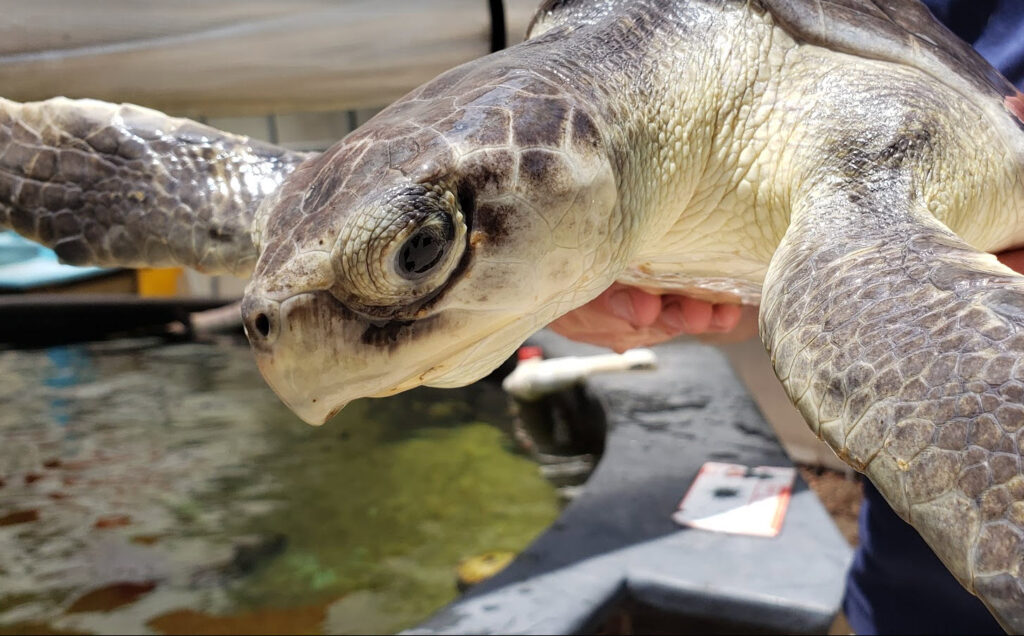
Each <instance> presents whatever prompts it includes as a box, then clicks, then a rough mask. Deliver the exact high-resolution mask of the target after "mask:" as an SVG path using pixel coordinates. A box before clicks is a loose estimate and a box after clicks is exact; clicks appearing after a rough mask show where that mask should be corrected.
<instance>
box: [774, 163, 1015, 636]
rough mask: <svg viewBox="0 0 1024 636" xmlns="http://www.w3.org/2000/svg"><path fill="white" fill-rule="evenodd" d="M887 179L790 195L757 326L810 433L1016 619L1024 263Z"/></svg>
mask: <svg viewBox="0 0 1024 636" xmlns="http://www.w3.org/2000/svg"><path fill="white" fill-rule="evenodd" d="M892 181H893V182H885V180H884V179H879V180H877V181H872V182H869V183H859V184H856V185H854V184H849V183H844V184H840V185H836V184H829V185H827V186H826V187H823V188H820V189H819V190H818V191H816V192H815V193H814V194H813V195H810V196H808V197H805V198H804V199H803V201H804V202H805V204H803V205H797V206H795V209H794V210H793V217H792V220H791V225H790V227H789V229H788V231H787V233H786V235H785V238H784V239H783V241H782V243H781V245H780V246H779V248H778V251H777V252H776V253H775V255H774V257H773V259H772V262H771V266H770V268H769V271H768V275H767V279H766V281H765V288H764V296H763V303H762V306H761V313H760V322H761V334H762V338H763V340H764V343H765V346H766V347H767V349H768V351H769V353H770V355H771V358H772V363H773V365H774V367H775V371H776V374H777V375H778V376H779V378H780V380H781V381H782V382H783V384H784V386H785V389H786V392H787V393H788V394H789V397H790V399H792V400H793V402H794V403H795V404H796V405H797V407H798V408H799V409H800V411H801V413H802V414H803V416H804V418H805V419H806V420H807V422H808V423H809V424H810V426H811V427H812V428H813V429H814V431H815V432H816V433H817V434H818V436H819V437H821V438H822V439H823V440H824V441H825V442H827V443H828V445H829V446H830V447H831V448H832V449H833V450H834V451H835V452H836V453H837V454H838V455H839V457H840V458H842V459H843V460H844V461H846V462H847V463H849V464H850V465H851V466H853V467H854V468H856V469H857V470H860V471H862V472H864V473H865V474H866V475H867V476H868V477H869V478H870V479H871V481H872V482H873V483H874V484H875V485H876V486H877V487H878V489H879V491H881V492H882V494H883V495H884V496H885V498H886V499H887V500H888V501H889V503H890V504H891V505H892V507H893V509H894V510H896V512H897V513H898V514H899V515H900V516H901V517H903V518H904V519H905V520H906V521H908V522H909V523H910V524H911V525H913V526H914V527H915V528H916V529H917V530H918V532H919V533H920V534H921V535H922V536H923V537H924V539H925V540H926V541H927V542H928V544H929V545H930V546H931V547H932V549H933V550H934V551H935V552H936V554H937V555H938V556H939V557H940V558H941V559H942V561H943V562H944V563H945V564H946V566H947V567H948V568H949V569H950V570H951V571H952V572H953V574H954V575H955V576H956V577H957V578H958V579H959V580H960V582H961V583H962V584H963V585H964V586H965V587H966V588H967V589H968V590H970V591H972V592H973V593H975V594H977V595H978V596H979V597H980V598H981V599H982V600H983V601H984V602H985V604H986V605H987V606H988V607H989V609H990V610H991V611H992V612H993V614H994V615H995V617H996V618H997V619H998V620H999V621H1000V623H1001V624H1002V625H1003V626H1004V627H1005V628H1006V629H1008V630H1010V631H1012V632H1016V633H1020V632H1024V475H1022V472H1021V468H1022V466H1021V457H1020V448H1021V447H1022V446H1024V276H1020V275H1017V274H1016V273H1014V272H1013V271H1011V270H1010V269H1008V268H1006V267H1004V266H1003V265H1002V264H1000V263H999V262H998V261H997V260H996V259H995V257H993V256H991V255H989V254H985V253H983V252H979V251H977V250H974V249H973V248H971V247H970V246H968V245H967V244H966V243H965V242H964V241H963V240H961V239H960V238H959V237H958V236H956V235H955V234H953V233H952V232H950V231H949V230H948V229H946V227H945V226H943V225H942V224H940V223H939V222H938V221H936V220H935V219H934V218H933V217H931V215H929V214H928V213H927V212H925V211H924V210H923V206H922V205H920V203H919V202H915V201H914V199H913V197H911V196H909V195H905V194H904V193H905V192H907V191H909V190H910V188H909V187H908V186H907V184H906V183H905V181H906V179H905V176H901V175H895V176H892Z"/></svg>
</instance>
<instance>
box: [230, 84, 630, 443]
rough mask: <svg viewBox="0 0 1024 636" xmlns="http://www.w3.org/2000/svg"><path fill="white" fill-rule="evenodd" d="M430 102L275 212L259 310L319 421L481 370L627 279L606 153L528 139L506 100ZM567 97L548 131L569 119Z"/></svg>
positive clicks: (257, 324) (246, 311)
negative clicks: (617, 258) (613, 267)
mask: <svg viewBox="0 0 1024 636" xmlns="http://www.w3.org/2000/svg"><path fill="white" fill-rule="evenodd" d="M414 101H415V100H414ZM545 101H546V102H552V101H553V100H550V99H547V100H545ZM419 104H420V108H411V109H410V108H409V107H408V104H406V106H405V107H403V106H402V103H399V104H398V105H397V106H396V107H392V109H389V110H386V111H384V112H382V113H381V114H380V115H378V116H377V118H375V119H374V120H371V121H370V122H368V123H367V124H366V125H364V126H363V127H362V128H361V129H360V130H359V131H357V132H356V133H354V134H352V135H350V136H349V137H347V138H346V139H344V140H343V141H342V142H340V143H339V144H338V145H336V146H335V147H333V148H331V149H330V150H328V151H326V152H325V153H323V154H322V155H320V156H318V157H315V158H313V159H311V160H310V161H308V162H307V163H305V164H303V165H302V166H300V167H299V168H298V169H297V170H296V171H295V172H294V173H293V174H292V175H291V176H290V177H289V179H288V181H286V183H285V184H284V185H283V186H282V188H281V189H280V190H279V191H278V192H277V193H276V194H275V196H274V198H273V199H272V200H268V201H265V202H264V204H263V207H262V208H261V210H260V212H259V215H258V217H259V218H258V220H257V229H256V232H255V238H256V243H257V244H258V246H259V247H260V249H261V256H260V258H259V261H258V263H257V266H256V270H255V273H254V275H253V278H252V280H251V282H250V284H249V286H248V288H247V290H246V295H245V299H244V302H243V310H242V311H243V318H244V321H245V325H246V331H247V334H248V336H249V340H250V342H251V343H252V347H253V350H254V352H255V354H256V358H257V362H258V364H259V366H260V370H261V371H262V373H263V375H264V377H265V378H266V379H267V381H268V383H269V384H270V385H271V386H272V387H273V389H274V390H275V391H276V392H277V394H278V395H279V396H280V397H281V398H282V399H283V400H284V402H285V403H286V404H287V405H288V406H289V407H291V409H292V410H293V411H295V412H296V413H297V414H298V415H299V416H300V417H302V418H303V419H304V420H306V421H307V422H310V423H314V424H320V423H322V422H324V421H326V420H327V419H328V418H329V417H330V416H331V415H333V414H334V413H335V412H337V411H338V410H339V409H340V408H341V407H343V406H344V405H345V404H346V403H347V402H349V401H351V400H353V399H355V398H359V397H365V396H373V397H379V396H386V395H391V394H393V393H397V392H399V391H403V390H405V389H409V388H412V387H415V386H419V385H422V384H425V385H430V386H442V387H449V386H461V385H464V384H467V383H469V382H472V381H474V380H477V379H479V378H481V377H483V376H484V375H486V374H487V373H489V372H490V371H492V370H493V369H494V368H495V367H497V366H498V365H499V364H500V363H501V362H502V361H503V360H505V359H506V358H507V357H508V356H509V355H511V354H512V353H513V352H514V350H515V348H516V347H517V346H518V345H519V344H520V343H521V342H522V341H523V340H524V339H525V338H526V337H527V336H529V335H530V334H531V333H533V332H534V331H536V330H537V329H539V328H541V327H543V326H544V325H545V324H547V323H548V322H550V321H551V320H553V319H554V318H556V317H557V316H559V315H560V314H562V313H564V312H565V311H568V310H569V309H571V308H572V307H574V306H577V305H579V304H582V303H583V302H586V301H587V300H589V298H591V297H593V296H594V295H596V294H597V293H599V292H600V291H601V290H602V289H603V288H605V287H607V285H608V284H610V283H611V279H610V278H609V277H608V275H606V274H605V273H606V272H608V271H610V267H609V264H610V263H611V262H612V260H613V259H612V257H611V255H610V253H609V252H608V245H609V244H612V243H614V241H610V240H609V238H610V237H609V233H610V232H612V231H614V230H615V224H613V223H611V222H610V221H609V218H610V215H609V214H608V211H609V209H610V206H612V205H614V202H615V185H614V179H613V178H612V175H611V169H610V166H609V162H608V160H607V158H606V156H603V155H601V153H599V152H596V151H595V150H594V149H593V148H589V149H583V150H585V151H583V150H581V151H574V150H573V149H572V139H571V135H569V137H568V138H567V139H565V138H564V137H565V135H563V134H562V133H559V134H558V135H557V137H556V138H553V139H552V140H551V143H549V144H547V145H545V144H543V143H537V144H533V145H532V146H531V147H529V148H519V147H517V144H516V143H515V138H514V134H515V133H514V131H515V127H514V126H513V125H511V122H510V121H509V111H508V110H507V109H506V108H487V107H483V106H481V107H478V108H462V109H455V110H452V108H451V107H450V101H449V102H446V104H448V107H447V111H445V110H444V109H439V108H438V107H437V105H436V102H432V101H420V102H419ZM549 105H550V104H549ZM559 106H560V107H559V108H555V109H553V110H552V111H550V112H549V113H547V114H550V115H551V116H552V117H555V118H556V121H555V123H554V124H552V123H550V122H546V121H545V120H544V119H543V116H544V115H545V113H544V112H543V111H541V112H539V113H537V112H534V113H532V115H539V116H540V117H541V119H540V120H539V121H540V122H541V123H539V124H537V125H545V126H548V127H551V126H556V125H557V126H559V127H563V128H564V127H566V126H567V121H566V118H567V116H571V112H570V111H569V110H568V109H566V108H565V107H564V105H559ZM513 115H514V113H513Z"/></svg>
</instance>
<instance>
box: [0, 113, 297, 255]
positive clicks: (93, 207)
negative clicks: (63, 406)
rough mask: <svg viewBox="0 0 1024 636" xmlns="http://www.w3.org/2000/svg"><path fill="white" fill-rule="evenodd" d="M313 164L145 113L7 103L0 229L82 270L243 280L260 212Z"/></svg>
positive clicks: (0, 142)
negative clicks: (194, 273) (158, 271)
mask: <svg viewBox="0 0 1024 636" xmlns="http://www.w3.org/2000/svg"><path fill="white" fill-rule="evenodd" d="M306 156H307V155H305V154H303V153H297V152H291V151H288V150H285V149H283V148H278V147H275V146H271V145H268V144H265V143H262V142H258V141H254V140H252V139H249V138H247V137H241V136H237V135H231V134H228V133H224V132H221V131H218V130H215V129H213V128H210V127H208V126H203V125H201V124H198V123H196V122H193V121H189V120H187V119H176V118H172V117H168V116H167V115H164V114H162V113H159V112H157V111H153V110H149V109H146V108H141V107H138V106H131V105H116V104H108V103H104V102H98V101H93V100H69V99H64V98H57V99H51V100H47V101H45V102H37V103H28V104H19V103H15V102H11V101H8V100H3V99H0V228H4V227H10V228H12V229H14V230H15V231H17V232H18V233H20V234H23V235H24V236H26V237H28V238H30V239H33V240H36V241H39V242H40V243H43V244H45V245H48V246H50V247H53V248H54V250H55V251H56V252H57V254H58V256H60V258H61V259H62V260H63V261H65V262H67V263H71V264H76V265H78V264H96V265H112V266H113V265H119V266H126V267H138V266H168V265H183V266H186V267H193V268H196V269H199V270H202V271H207V272H230V273H235V274H242V275H244V274H247V273H249V272H250V271H251V269H252V267H253V264H254V263H255V261H256V257H257V253H256V249H255V247H254V246H253V239H252V224H253V217H254V214H255V210H256V208H257V207H258V205H259V203H260V201H261V200H263V198H264V197H266V196H267V195H268V194H270V193H272V192H274V191H275V190H276V189H277V187H278V185H279V184H280V183H281V181H282V180H283V179H284V178H285V177H286V176H287V175H288V174H289V173H291V171H292V170H294V168H295V167H296V166H297V165H298V164H299V163H300V162H301V161H302V160H303V159H304V158H305V157H306Z"/></svg>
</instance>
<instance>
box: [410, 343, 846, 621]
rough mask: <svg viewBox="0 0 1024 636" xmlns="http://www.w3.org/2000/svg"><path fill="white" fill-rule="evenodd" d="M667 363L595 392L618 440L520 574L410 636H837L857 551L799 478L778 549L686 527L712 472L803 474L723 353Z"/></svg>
mask: <svg viewBox="0 0 1024 636" xmlns="http://www.w3.org/2000/svg"><path fill="white" fill-rule="evenodd" d="M531 344H538V345H540V346H542V347H543V348H544V350H545V353H546V355H547V356H548V357H555V356H563V355H587V354H590V353H601V352H604V350H601V349H598V348H596V347H589V346H586V345H580V344H577V343H572V342H570V341H568V340H565V339H563V338H560V337H559V336H556V335H554V334H551V333H548V332H542V333H540V334H537V335H536V336H535V337H534V338H532V339H531ZM656 351H657V353H658V357H659V364H658V368H657V369H656V370H653V371H631V372H626V373H614V374H605V375H599V376H595V377H593V378H592V379H590V380H589V381H588V382H587V384H586V390H587V392H588V394H589V395H591V396H593V397H594V398H595V399H597V400H598V401H599V402H600V404H601V405H602V406H603V408H604V410H605V414H606V417H607V423H608V427H609V434H608V439H607V442H606V448H605V453H604V456H603V458H602V459H601V462H600V464H599V465H598V467H597V469H596V470H595V471H594V473H593V475H591V477H590V479H589V480H588V481H587V484H586V487H585V489H584V491H583V493H582V494H581V495H580V496H579V497H577V498H576V499H575V500H573V502H572V503H571V504H570V505H569V506H568V507H567V508H566V510H565V511H564V512H563V513H562V515H561V517H560V518H559V519H558V520H557V521H556V522H555V523H554V524H553V525H552V526H551V527H550V528H549V529H548V530H547V531H545V532H544V534H542V535H541V536H540V537H539V538H538V539H537V540H536V541H535V542H534V543H533V544H532V545H531V546H530V547H529V548H527V549H526V550H525V551H523V552H522V553H521V554H520V555H519V556H518V558H517V559H516V560H515V561H514V562H513V563H512V564H511V565H510V566H509V567H508V568H506V569H505V570H504V571H502V572H501V573H500V574H498V575H497V576H495V577H494V578H492V579H490V580H488V581H486V582H484V583H482V584H480V585H478V586H476V587H474V588H473V589H471V590H470V591H469V593H467V594H466V595H464V596H463V597H461V598H460V599H459V600H457V601H455V602H453V603H452V604H450V605H448V606H447V607H445V608H443V609H442V610H440V611H439V612H437V613H436V614H435V615H434V616H433V617H431V618H430V619H428V620H427V621H426V622H424V623H423V624H421V625H420V626H418V627H416V628H414V629H411V630H409V631H407V632H405V633H410V634H473V633H477V634H482V633H506V634H573V633H580V632H586V631H588V630H594V629H595V628H598V627H600V625H601V624H602V623H603V622H604V621H606V620H607V618H608V616H609V615H611V614H612V613H613V612H614V611H615V610H616V608H617V607H623V606H625V605H626V604H633V605H639V606H644V607H648V608H654V609H655V610H656V611H660V612H663V613H664V614H665V615H670V616H673V617H676V619H678V620H679V621H686V620H689V621H693V622H694V623H695V624H697V625H700V626H702V627H703V628H705V629H707V628H709V627H711V628H718V629H721V630H724V631H733V630H743V631H757V632H765V631H767V632H779V633H825V632H827V631H828V629H829V626H830V625H831V623H832V621H833V619H834V617H835V615H836V613H837V612H838V610H839V604H840V600H841V598H842V592H843V584H844V575H845V572H846V569H847V566H848V565H849V562H850V559H851V557H852V551H851V549H850V547H849V545H848V544H847V543H846V541H845V540H844V539H843V537H842V536H841V535H840V533H839V531H838V530H837V528H836V527H835V525H834V524H833V522H832V520H831V518H830V517H829V515H828V513H827V512H826V511H825V509H824V507H823V506H822V505H821V502H820V501H819V500H818V498H817V497H816V496H815V494H814V493H813V491H811V490H810V489H809V488H808V486H807V485H806V483H804V482H803V480H802V479H800V477H799V476H798V477H797V482H796V484H795V487H794V491H793V497H792V500H791V502H790V505H789V510H788V512H787V514H786V518H785V521H784V524H783V527H782V531H781V532H780V533H779V535H778V536H777V537H775V538H771V539H768V538H760V537H752V536H740V535H729V534H721V533H714V532H707V531H703V530H693V529H686V528H682V527H680V526H678V525H676V524H675V523H674V522H673V521H672V519H671V514H672V513H673V512H674V511H675V510H676V508H677V506H678V504H679V501H680V500H681V499H682V497H683V495H684V494H685V493H686V491H687V489H688V488H689V486H690V484H691V483H692V482H693V480H694V479H695V477H696V475H697V471H698V470H699V469H700V467H701V465H702V464H703V463H704V462H706V461H722V462H733V463H739V464H746V465H749V466H791V465H792V463H791V462H790V460H789V458H788V457H787V456H786V454H785V452H784V450H783V449H782V446H781V445H780V444H779V442H778V440H777V439H776V437H775V435H774V433H773V431H772V429H771V427H770V426H769V425H768V423H767V422H766V421H765V420H764V418H763V417H762V416H761V413H760V412H759V411H758V410H757V407H756V406H755V404H754V402H753V399H752V398H751V397H750V396H749V394H748V393H747V391H746V389H745V387H743V386H742V384H741V383H740V382H739V380H738V379H737V378H736V376H735V374H734V373H733V371H732V370H731V369H730V367H729V365H728V362H727V361H726V359H725V357H724V356H723V355H722V354H721V353H719V352H718V351H717V350H715V349H713V348H710V347H706V346H702V345H699V344H694V343H669V344H667V345H662V346H660V347H657V348H656Z"/></svg>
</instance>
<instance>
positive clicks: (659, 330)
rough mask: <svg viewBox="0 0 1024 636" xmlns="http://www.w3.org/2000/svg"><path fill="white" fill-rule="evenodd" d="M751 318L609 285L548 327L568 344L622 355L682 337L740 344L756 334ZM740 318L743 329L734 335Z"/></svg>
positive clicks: (733, 308) (735, 310)
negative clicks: (724, 337) (733, 338)
mask: <svg viewBox="0 0 1024 636" xmlns="http://www.w3.org/2000/svg"><path fill="white" fill-rule="evenodd" d="M756 318H757V314H756V311H753V310H752V309H748V310H747V311H744V308H741V307H740V306H739V305H730V304H712V303H709V302H707V301H703V300H697V299H696V298H690V297H689V296H682V295H678V294H666V295H663V296H658V295H655V294H649V293H647V292H645V291H643V290H640V289H637V288H636V287H630V286H628V285H623V284H621V283H614V284H613V285H612V286H611V287H609V288H608V289H606V290H605V291H604V292H602V293H601V295H600V296H598V297H597V298H595V299H594V300H592V301H590V302H589V303H587V304H586V305H583V306H582V307H578V308H576V309H574V310H573V311H570V312H569V313H567V314H565V315H564V316H562V317H561V318H559V319H557V320H555V321H554V322H553V323H551V324H550V325H548V327H549V328H550V329H551V330H552V331H554V332H555V333H558V334H561V335H563V336H565V337H567V338H570V339H572V340H577V341H579V342H588V343H590V344H596V345H599V346H603V347H608V348H610V349H613V350H615V351H619V352H622V351H625V350H626V349H630V348H633V347H642V346H649V345H653V344H657V343H659V342H664V341H666V340H671V339H672V338H675V337H677V336H679V335H682V334H688V335H692V336H705V335H712V334H725V333H730V332H734V333H736V335H737V336H739V339H742V338H744V337H749V336H750V335H753V334H754V333H756V330H757V326H756V324H757V323H756ZM741 319H742V322H743V323H744V325H745V327H746V328H745V329H742V330H739V329H737V326H738V325H740V323H741ZM739 332H742V333H739Z"/></svg>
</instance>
